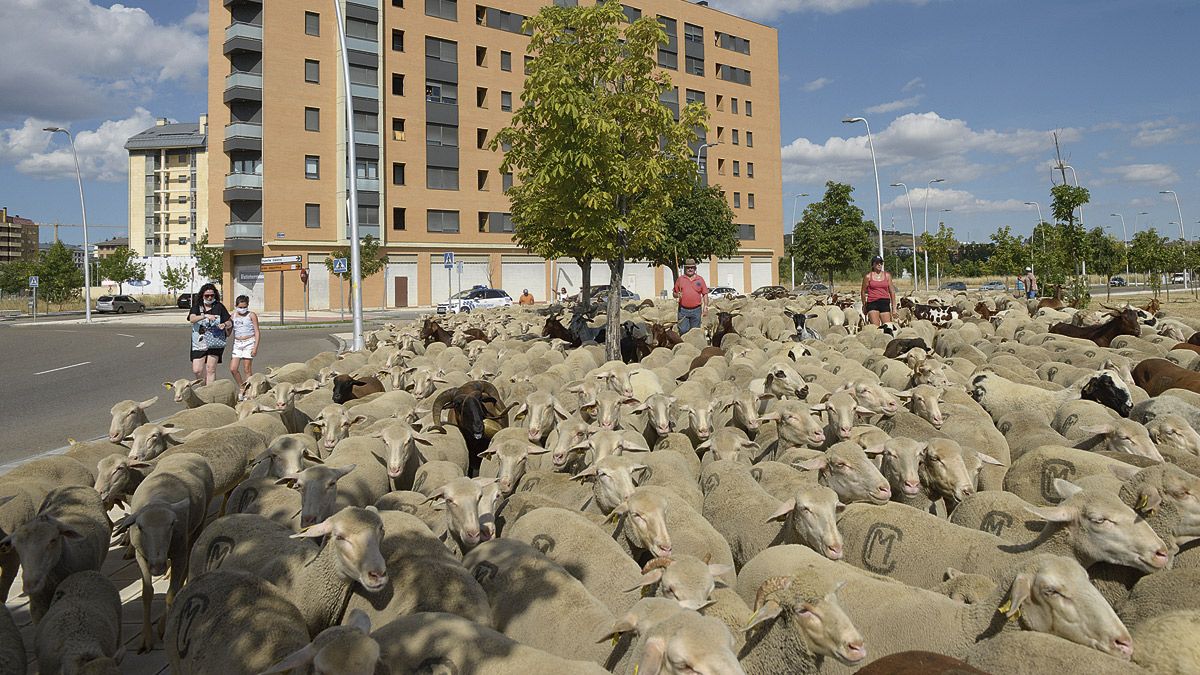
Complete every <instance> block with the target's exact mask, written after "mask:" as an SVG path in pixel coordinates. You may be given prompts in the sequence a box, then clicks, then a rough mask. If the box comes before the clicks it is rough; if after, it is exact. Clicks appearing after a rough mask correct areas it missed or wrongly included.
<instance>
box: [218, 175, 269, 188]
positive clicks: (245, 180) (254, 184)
mask: <svg viewBox="0 0 1200 675" xmlns="http://www.w3.org/2000/svg"><path fill="white" fill-rule="evenodd" d="M262 186H263V177H262V174H259V173H231V174H228V175H226V176H225V187H227V188H257V189H259V190H261V189H262Z"/></svg>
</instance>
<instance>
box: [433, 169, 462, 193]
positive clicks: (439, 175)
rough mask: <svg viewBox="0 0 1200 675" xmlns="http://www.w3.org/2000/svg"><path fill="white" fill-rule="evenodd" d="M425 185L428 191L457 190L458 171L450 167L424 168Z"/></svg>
mask: <svg viewBox="0 0 1200 675" xmlns="http://www.w3.org/2000/svg"><path fill="white" fill-rule="evenodd" d="M425 183H426V187H428V188H429V189H430V190H457V189H458V169H457V168H456V167H450V166H428V167H426V168H425Z"/></svg>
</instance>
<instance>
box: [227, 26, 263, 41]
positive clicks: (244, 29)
mask: <svg viewBox="0 0 1200 675" xmlns="http://www.w3.org/2000/svg"><path fill="white" fill-rule="evenodd" d="M234 38H249V39H251V40H258V41H259V42H262V38H263V27H262V26H259V25H255V24H252V23H242V22H240V21H238V22H236V23H234V24H232V25H230V26H229V27H228V28H226V29H225V39H226V40H227V41H228V40H232V39H234Z"/></svg>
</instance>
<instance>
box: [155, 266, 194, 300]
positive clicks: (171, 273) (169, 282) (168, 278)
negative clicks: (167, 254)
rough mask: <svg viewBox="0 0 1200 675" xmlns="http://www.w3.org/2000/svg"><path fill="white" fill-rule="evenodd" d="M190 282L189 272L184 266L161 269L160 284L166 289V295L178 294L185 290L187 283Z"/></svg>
mask: <svg viewBox="0 0 1200 675" xmlns="http://www.w3.org/2000/svg"><path fill="white" fill-rule="evenodd" d="M191 280H192V275H191V271H190V270H189V269H188V268H187V266H186V265H180V266H179V267H173V266H171V265H167V266H165V267H164V268H163V273H162V282H163V287H164V288H166V289H167V292H168V293H178V292H179V291H181V290H183V289H184V288H187V285H188V282H190V281H191Z"/></svg>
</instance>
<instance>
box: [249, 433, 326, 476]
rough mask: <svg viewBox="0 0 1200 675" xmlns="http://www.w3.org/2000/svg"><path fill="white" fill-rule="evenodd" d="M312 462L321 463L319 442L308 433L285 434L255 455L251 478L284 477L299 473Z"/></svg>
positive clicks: (252, 462)
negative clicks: (318, 450)
mask: <svg viewBox="0 0 1200 675" xmlns="http://www.w3.org/2000/svg"><path fill="white" fill-rule="evenodd" d="M312 463H317V464H320V463H321V458H320V457H319V456H318V453H317V442H316V440H315V439H313V437H312V436H309V435H308V434H285V435H283V436H280V437H279V438H276V439H275V440H274V441H272V442H271V444H270V445H268V446H267V449H266V450H264V451H262V453H260V454H259V455H258V456H257V457H255V458H254V459H253V460H252V461H251V463H250V465H251V469H250V476H249V477H250V478H283V477H284V476H286V475H288V474H292V473H298V472H300V471H302V470H304V468H305V467H307V466H309V465H311V464H312Z"/></svg>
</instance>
